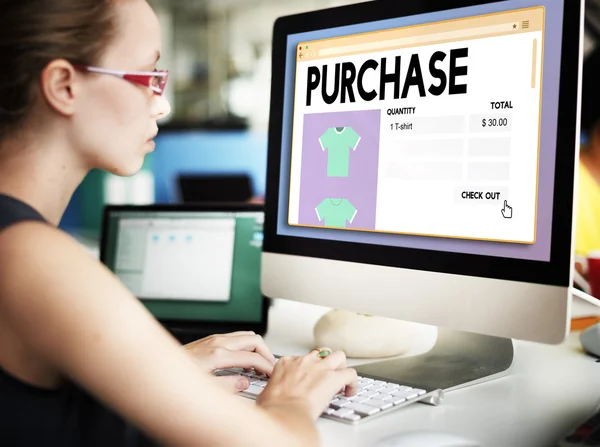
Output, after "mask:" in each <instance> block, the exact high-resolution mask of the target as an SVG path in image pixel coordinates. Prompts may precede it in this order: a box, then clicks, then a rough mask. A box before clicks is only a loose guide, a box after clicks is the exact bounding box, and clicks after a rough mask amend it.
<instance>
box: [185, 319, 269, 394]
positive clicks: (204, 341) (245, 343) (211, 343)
mask: <svg viewBox="0 0 600 447" xmlns="http://www.w3.org/2000/svg"><path fill="white" fill-rule="evenodd" d="M184 348H185V349H186V350H187V351H188V352H189V353H190V354H192V356H193V357H194V358H195V359H196V360H197V361H198V362H199V363H200V364H201V365H202V366H203V367H204V368H205V369H206V370H207V371H209V372H213V371H215V370H217V369H224V368H244V369H255V370H256V371H257V372H259V373H262V374H267V375H271V374H272V373H273V366H274V365H275V357H274V356H273V354H272V353H271V351H270V350H269V348H268V347H267V345H266V344H265V341H264V340H263V338H262V337H261V336H260V335H256V333H254V332H252V331H241V332H232V333H230V334H222V335H210V336H208V337H205V338H201V339H200V340H196V341H194V342H192V343H188V344H187V345H185V346H184ZM219 379H220V380H221V381H225V382H228V383H230V384H231V387H233V388H235V390H236V391H242V390H245V389H246V388H248V386H249V385H250V384H249V382H248V379H247V378H245V377H241V376H222V377H219Z"/></svg>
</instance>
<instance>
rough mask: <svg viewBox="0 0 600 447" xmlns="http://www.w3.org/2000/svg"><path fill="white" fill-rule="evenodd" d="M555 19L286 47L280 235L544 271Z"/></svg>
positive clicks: (487, 14) (362, 33)
mask: <svg viewBox="0 0 600 447" xmlns="http://www.w3.org/2000/svg"><path fill="white" fill-rule="evenodd" d="M563 8H564V4H563V1H562V0H558V1H555V0H510V1H504V2H497V3H490V4H486V5H479V6H473V7H466V8H460V9H453V10H449V11H442V12H435V13H428V14H420V15H412V16H407V17H398V18H393V19H386V20H380V21H374V22H365V23H359V24H353V25H347V26H339V27H332V28H329V29H319V30H314V31H308V32H302V33H296V34H289V35H288V36H287V46H286V66H285V85H284V90H285V92H284V98H283V116H282V134H281V135H282V140H281V164H280V173H281V174H280V177H279V180H280V182H279V194H278V215H277V230H276V231H277V234H278V235H280V236H288V237H301V238H308V239H314V240H324V239H326V240H333V241H343V242H352V243H359V244H371V245H379V246H382V245H383V246H392V247H405V248H413V249H422V250H438V251H444V252H454V253H465V254H473V255H484V256H493V257H503V258H512V259H522V260H531V261H542V262H549V261H550V259H551V242H552V212H553V197H554V194H555V191H554V179H555V163H556V147H557V121H558V103H559V83H560V68H561V43H562V40H561V39H562V35H561V32H558V30H561V29H562V26H563Z"/></svg>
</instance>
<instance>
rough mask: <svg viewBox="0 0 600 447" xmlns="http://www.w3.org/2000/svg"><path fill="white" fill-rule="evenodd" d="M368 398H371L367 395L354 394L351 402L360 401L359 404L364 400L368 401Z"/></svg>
mask: <svg viewBox="0 0 600 447" xmlns="http://www.w3.org/2000/svg"><path fill="white" fill-rule="evenodd" d="M366 400H370V399H369V398H368V397H365V396H352V397H351V398H350V401H351V402H356V403H359V404H360V403H362V402H364V401H366Z"/></svg>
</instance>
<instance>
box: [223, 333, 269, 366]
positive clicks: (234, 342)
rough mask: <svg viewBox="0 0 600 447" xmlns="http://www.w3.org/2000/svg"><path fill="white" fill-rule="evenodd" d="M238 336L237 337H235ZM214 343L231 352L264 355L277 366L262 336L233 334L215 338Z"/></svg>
mask: <svg viewBox="0 0 600 447" xmlns="http://www.w3.org/2000/svg"><path fill="white" fill-rule="evenodd" d="M234 334H237V335H234ZM213 343H214V345H216V346H219V347H222V348H225V349H229V350H231V351H242V350H243V351H254V352H257V353H258V354H260V355H262V356H263V357H264V358H265V359H266V360H267V361H269V363H271V365H274V364H275V356H274V355H273V353H272V352H271V350H270V349H269V347H268V346H267V344H266V343H265V341H264V339H263V338H262V337H261V336H260V335H256V334H254V333H252V335H250V334H248V333H242V332H240V333H232V334H226V335H223V336H215V338H214V339H213Z"/></svg>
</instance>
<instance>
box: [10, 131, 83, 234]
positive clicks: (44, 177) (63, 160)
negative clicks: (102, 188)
mask: <svg viewBox="0 0 600 447" xmlns="http://www.w3.org/2000/svg"><path fill="white" fill-rule="evenodd" d="M41 141H44V140H41ZM52 141H58V140H53V139H51V138H48V139H45V142H43V143H41V142H39V143H38V144H35V143H31V144H27V145H22V146H21V147H19V146H18V144H15V142H14V141H13V142H6V143H4V144H2V146H0V193H1V194H6V195H10V196H13V197H15V198H16V199H19V200H21V201H23V202H25V203H27V204H28V205H30V206H32V207H33V208H35V209H36V210H37V211H38V212H39V213H40V214H41V215H42V216H44V218H45V219H46V220H47V221H48V222H50V223H52V224H53V225H56V226H58V224H59V222H60V220H61V218H62V215H63V214H64V212H65V209H66V208H67V205H68V204H69V201H70V200H71V197H72V196H73V193H74V192H75V189H77V187H78V186H79V184H80V183H81V182H82V181H83V179H84V177H85V175H86V174H87V172H88V169H86V168H85V167H83V166H82V165H81V164H80V163H78V162H77V161H76V160H75V159H74V157H73V152H72V151H69V150H67V148H66V147H65V145H63V144H60V143H58V144H57V143H54V144H53V143H52ZM63 141H64V140H63Z"/></svg>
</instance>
